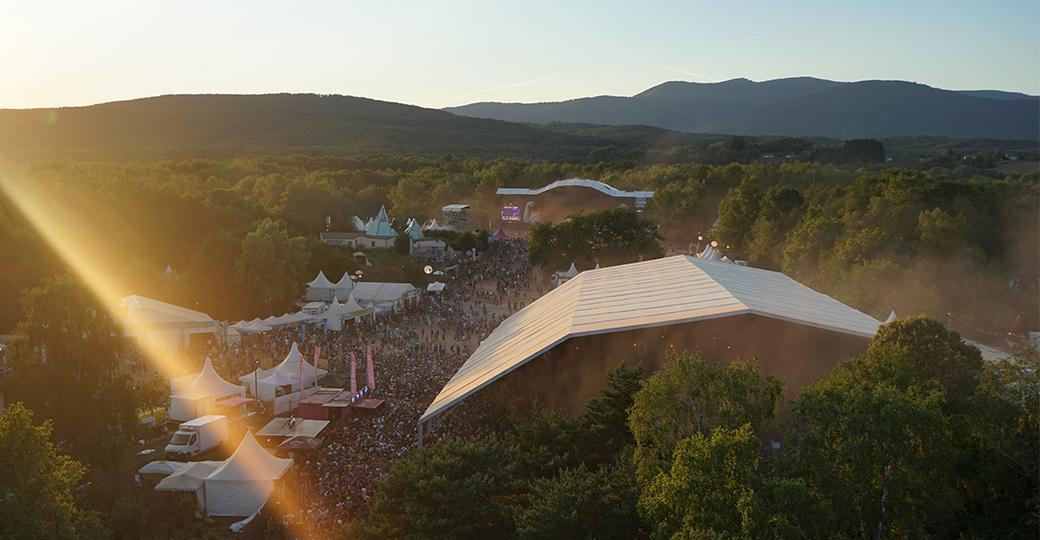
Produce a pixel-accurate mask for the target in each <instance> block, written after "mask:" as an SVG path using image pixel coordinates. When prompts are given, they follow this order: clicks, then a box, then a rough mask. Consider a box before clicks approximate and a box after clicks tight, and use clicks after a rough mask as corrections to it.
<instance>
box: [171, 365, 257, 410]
mask: <svg viewBox="0 0 1040 540" xmlns="http://www.w3.org/2000/svg"><path fill="white" fill-rule="evenodd" d="M176 384H177V387H176V388H172V389H171V392H170V411H169V414H168V417H169V418H170V419H171V420H175V421H181V422H183V421H185V420H191V419H192V418H198V417H199V416H202V415H205V414H210V413H211V412H213V404H214V403H215V402H216V401H218V400H220V399H221V398H225V397H228V396H233V395H239V396H243V395H245V388H243V387H242V386H239V385H237V384H232V383H229V382H227V381H225V380H224V379H223V378H222V377H221V376H220V374H218V373H217V372H216V370H214V369H213V364H212V362H210V359H209V358H207V359H206V363H205V364H203V366H202V371H200V372H199V374H198V375H196V376H195V378H194V379H192V380H191V381H190V382H188V383H187V384H185V383H184V381H183V380H180V381H178V382H177V383H176Z"/></svg>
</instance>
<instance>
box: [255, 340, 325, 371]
mask: <svg viewBox="0 0 1040 540" xmlns="http://www.w3.org/2000/svg"><path fill="white" fill-rule="evenodd" d="M301 363H302V364H303V366H302V367H303V376H304V378H306V377H313V376H314V366H312V365H311V364H310V363H309V362H307V361H306V360H304V359H303V354H302V353H301V352H300V347H299V346H297V345H296V342H295V341H294V342H293V344H292V347H291V348H290V349H289V354H287V355H285V359H284V360H282V361H281V362H280V363H279V364H278V365H277V366H275V367H273V368H271V371H277V372H278V373H281V374H282V375H284V376H285V377H287V378H289V379H292V380H297V379H299V378H300V367H301V366H300V364H301ZM326 373H328V371H326V370H324V369H321V368H318V376H319V377H320V376H322V375H324V374H326ZM268 376H270V374H268Z"/></svg>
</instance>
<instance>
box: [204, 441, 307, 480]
mask: <svg viewBox="0 0 1040 540" xmlns="http://www.w3.org/2000/svg"><path fill="white" fill-rule="evenodd" d="M292 464H293V460H291V459H282V458H277V457H274V456H272V455H271V453H270V452H268V451H267V450H264V448H263V447H262V446H260V443H258V442H256V438H255V437H253V432H252V431H246V434H245V436H244V437H242V443H241V444H239V445H238V448H237V449H236V450H235V453H234V454H231V457H229V458H227V460H225V461H224V463H222V464H221V465H220V466H219V467H217V469H216V470H215V471H213V474H210V475H209V476H208V477H207V478H206V481H207V482H213V481H224V482H262V481H269V480H277V479H279V478H281V477H282V475H283V474H285V471H287V470H289V467H291V466H292Z"/></svg>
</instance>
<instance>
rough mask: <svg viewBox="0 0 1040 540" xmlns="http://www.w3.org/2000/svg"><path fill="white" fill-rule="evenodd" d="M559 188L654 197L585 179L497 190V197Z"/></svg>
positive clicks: (644, 192) (625, 196)
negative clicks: (535, 186)
mask: <svg viewBox="0 0 1040 540" xmlns="http://www.w3.org/2000/svg"><path fill="white" fill-rule="evenodd" d="M559 187H584V188H590V189H594V190H596V191H598V192H600V193H603V194H605V195H610V196H611V197H622V198H640V199H649V198H651V197H653V196H654V192H653V191H622V190H620V189H617V188H615V187H613V186H609V185H607V184H604V183H603V182H600V181H598V180H589V179H586V178H568V179H566V180H557V181H555V182H553V183H551V184H549V185H547V186H545V187H541V188H538V189H529V188H498V191H496V192H495V193H497V194H498V195H541V194H542V193H545V192H546V191H549V190H552V189H556V188H559Z"/></svg>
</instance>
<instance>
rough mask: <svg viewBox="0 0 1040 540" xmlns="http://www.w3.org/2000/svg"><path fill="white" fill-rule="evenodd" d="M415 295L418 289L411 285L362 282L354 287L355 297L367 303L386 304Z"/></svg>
mask: <svg viewBox="0 0 1040 540" xmlns="http://www.w3.org/2000/svg"><path fill="white" fill-rule="evenodd" d="M415 293H416V288H415V286H413V285H412V284H411V283H377V282H374V281H360V282H358V283H356V284H355V285H354V292H353V296H354V297H355V298H356V299H358V300H361V301H365V302H367V303H376V304H381V303H384V302H395V301H397V300H400V299H401V298H403V297H405V296H407V295H409V294H415Z"/></svg>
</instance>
